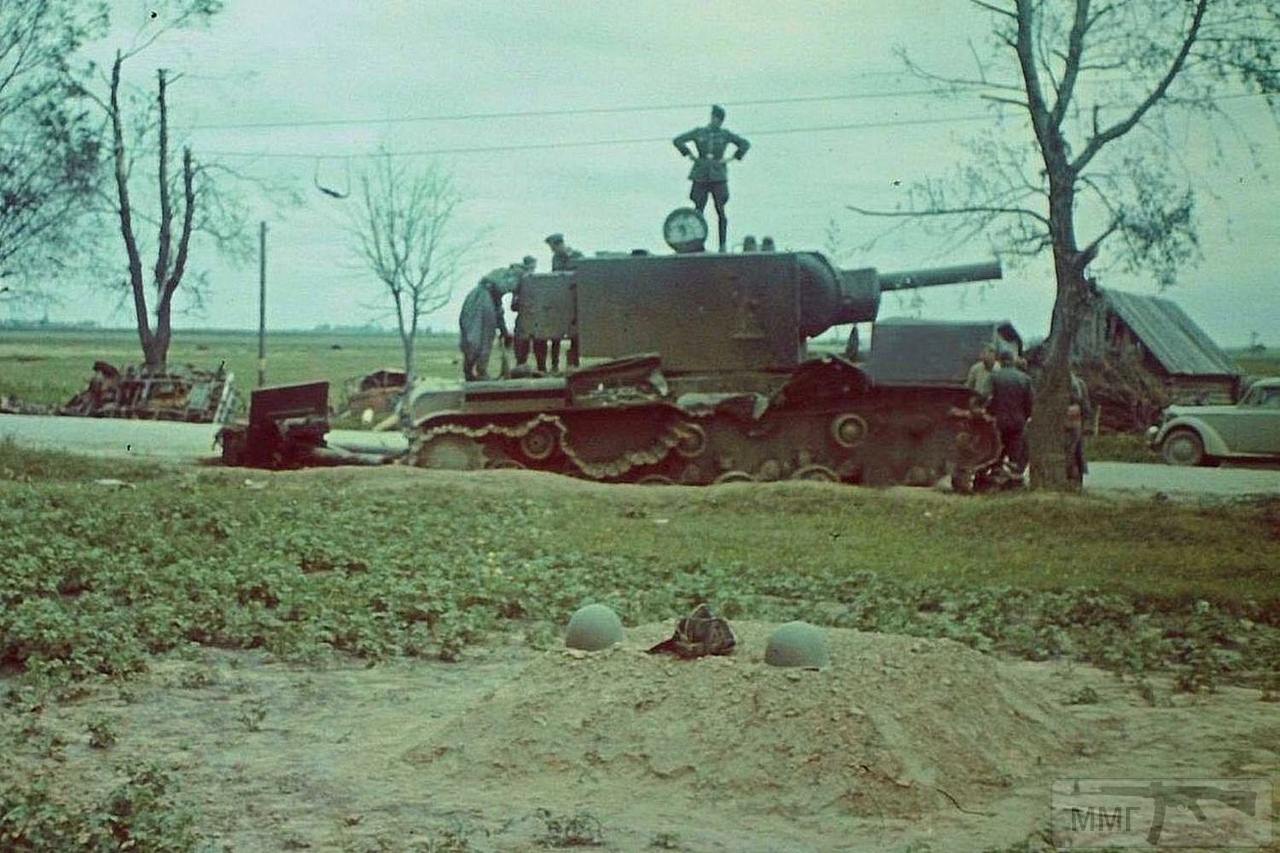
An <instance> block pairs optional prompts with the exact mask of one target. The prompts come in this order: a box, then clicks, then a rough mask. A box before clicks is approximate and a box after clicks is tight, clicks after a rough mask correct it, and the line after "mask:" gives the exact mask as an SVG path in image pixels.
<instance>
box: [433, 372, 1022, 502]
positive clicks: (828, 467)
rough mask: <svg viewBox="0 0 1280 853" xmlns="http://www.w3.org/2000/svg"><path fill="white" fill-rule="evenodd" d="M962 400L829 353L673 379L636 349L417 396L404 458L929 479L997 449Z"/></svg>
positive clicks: (674, 472)
mask: <svg viewBox="0 0 1280 853" xmlns="http://www.w3.org/2000/svg"><path fill="white" fill-rule="evenodd" d="M726 389H733V390H730V391H726ZM970 403H971V394H970V392H969V391H968V390H967V389H965V388H963V387H959V386H954V387H953V386H937V385H933V386H923V385H876V384H874V383H872V382H871V381H870V379H869V378H868V377H867V375H866V374H865V373H864V372H863V371H862V370H861V369H859V368H858V367H856V366H854V365H852V364H849V363H848V362H845V361H843V360H842V359H838V358H833V357H829V358H825V359H820V360H817V361H813V362H808V363H806V364H803V365H801V366H800V367H798V368H796V369H795V370H793V371H789V372H783V373H765V372H759V373H743V374H739V375H733V376H726V375H724V374H716V375H713V376H701V375H697V374H687V375H679V376H673V377H667V376H664V375H663V373H662V372H661V370H660V366H659V362H658V359H657V358H656V357H638V358H632V359H624V360H621V361H619V362H613V363H609V364H605V365H601V366H599V367H594V368H590V369H587V370H583V371H578V372H576V373H575V374H573V375H571V376H570V377H569V378H568V379H566V380H545V379H543V380H530V381H527V382H526V381H520V380H507V381H504V382H495V383H470V385H469V386H464V388H463V389H462V390H461V391H459V392H442V393H436V394H425V395H422V396H421V397H419V398H418V400H417V401H416V403H415V412H416V414H417V417H416V424H417V427H418V433H417V436H416V439H415V441H414V442H413V446H412V449H411V453H410V459H411V460H412V461H413V462H414V464H417V465H421V466H424V467H440V468H455V469H480V468H530V469H536V470H545V471H553V472H556V473H561V474H567V475H570V476H575V477H583V478H587V479H592V480H598V481H603V482H639V483H677V484H684V485H709V484H713V483H719V482H730V481H774V480H782V479H812V480H828V481H833V482H847V483H861V484H868V485H894V484H906V485H931V484H933V483H935V482H937V481H938V480H939V479H941V478H943V477H946V476H949V475H954V474H955V473H956V472H965V471H972V470H975V469H977V468H979V467H981V466H982V465H985V464H987V463H989V462H990V461H991V460H992V459H993V458H995V456H996V454H997V451H998V449H999V446H998V445H999V442H998V439H997V437H996V434H995V431H994V429H993V428H992V426H991V424H990V422H989V421H988V420H987V419H986V418H985V417H983V416H981V415H980V414H975V413H974V412H973V411H972V409H971V406H970Z"/></svg>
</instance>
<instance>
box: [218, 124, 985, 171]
mask: <svg viewBox="0 0 1280 853" xmlns="http://www.w3.org/2000/svg"><path fill="white" fill-rule="evenodd" d="M990 119H991V116H990V114H987V113H983V114H975V115H967V116H947V117H942V118H919V119H894V120H890V121H868V122H853V123H849V124H828V125H811V126H807V127H784V128H773V129H766V130H749V131H743V134H744V135H750V136H780V135H784V134H792V133H820V132H825V131H835V130H867V129H873V128H884V127H907V126H911V125H931V124H950V123H957V122H968V121H983V120H986V121H989V120H990ZM660 142H665V143H670V142H671V137H669V136H647V137H631V138H629V139H589V140H571V141H557V142H517V143H511V144H507V145H483V146H457V147H446V148H424V149H419V150H415V151H388V152H386V154H387V155H388V156H391V157H425V156H435V155H439V154H489V153H495V152H500V151H538V150H550V149H557V148H590V147H595V146H602V145H642V144H643V145H649V144H655V143H660ZM204 153H205V155H206V156H210V157H249V158H281V159H298V160H312V159H316V158H320V159H325V160H356V159H365V158H368V157H380V156H382V154H381V153H379V152H376V151H374V152H362V153H359V154H335V153H332V152H317V153H310V154H308V153H297V152H278V151H206V152H204Z"/></svg>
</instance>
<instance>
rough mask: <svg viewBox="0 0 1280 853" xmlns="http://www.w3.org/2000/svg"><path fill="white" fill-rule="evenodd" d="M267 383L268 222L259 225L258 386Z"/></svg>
mask: <svg viewBox="0 0 1280 853" xmlns="http://www.w3.org/2000/svg"><path fill="white" fill-rule="evenodd" d="M266 384H267V223H266V222H262V223H259V225H258V387H259V388H261V387H262V386H263V385H266Z"/></svg>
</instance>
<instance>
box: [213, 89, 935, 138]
mask: <svg viewBox="0 0 1280 853" xmlns="http://www.w3.org/2000/svg"><path fill="white" fill-rule="evenodd" d="M951 91H952V89H950V88H947V87H938V86H935V87H933V88H929V89H909V90H902V91H896V92H892V91H890V92H856V93H848V94H834V95H802V96H797V97H788V98H756V99H752V100H742V101H723V102H722V103H723V105H724V106H728V107H744V106H766V105H774V104H804V103H819V102H822V101H854V100H862V99H870V98H909V97H918V96H920V95H942V94H946V93H948V92H951ZM707 103H709V102H708V101H698V102H697V103H692V102H691V103H683V104H637V105H632V106H621V107H568V108H561V109H543V110H504V111H499V112H474V113H441V114H437V115H418V116H389V117H381V118H337V119H301V120H292V121H288V120H280V121H246V122H231V123H224V122H217V123H206V124H193V125H187V129H188V130H251V129H255V128H263V129H269V128H274V129H278V128H285V127H345V126H352V125H371V124H412V123H418V122H432V121H475V120H480V119H500V118H548V117H551V116H576V115H608V114H616V113H643V112H664V111H667V110H688V109H705V108H706V106H707Z"/></svg>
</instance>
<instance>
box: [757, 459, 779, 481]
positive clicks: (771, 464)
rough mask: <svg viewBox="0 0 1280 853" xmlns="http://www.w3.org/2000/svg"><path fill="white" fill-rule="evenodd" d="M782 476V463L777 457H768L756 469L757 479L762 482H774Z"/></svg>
mask: <svg viewBox="0 0 1280 853" xmlns="http://www.w3.org/2000/svg"><path fill="white" fill-rule="evenodd" d="M781 478H782V463H781V462H779V461H778V460H777V459H766V460H764V461H763V462H761V463H760V467H759V468H757V469H756V479H757V480H759V481H760V482H762V483H772V482H773V481H774V480H778V479H781Z"/></svg>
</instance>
